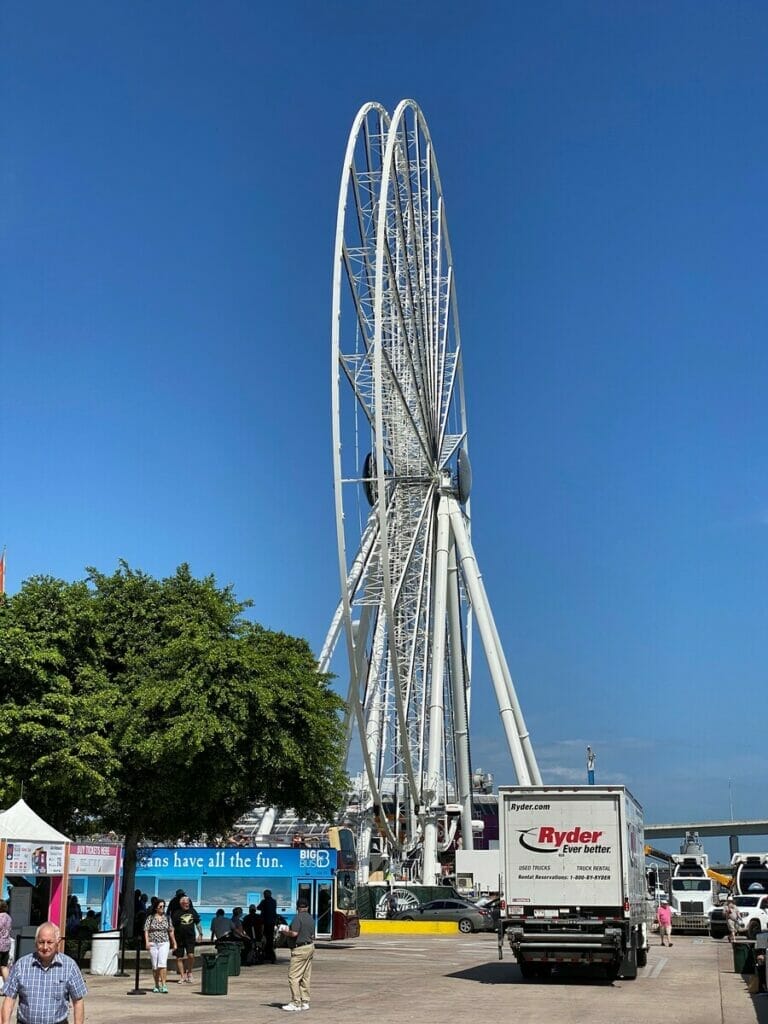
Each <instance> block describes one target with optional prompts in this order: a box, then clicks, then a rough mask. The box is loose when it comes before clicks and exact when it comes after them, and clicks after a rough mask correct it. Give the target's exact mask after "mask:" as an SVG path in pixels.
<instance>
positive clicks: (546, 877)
mask: <svg viewBox="0 0 768 1024" xmlns="http://www.w3.org/2000/svg"><path fill="white" fill-rule="evenodd" d="M499 833H500V842H499V846H500V851H501V886H502V889H501V897H502V899H501V912H500V917H499V931H498V939H499V959H502V957H503V955H504V942H505V940H506V941H507V942H508V943H509V945H510V947H511V949H512V952H513V953H514V955H515V958H516V959H517V962H518V965H519V967H520V972H521V974H522V975H523V977H524V978H536V977H544V976H546V975H548V974H549V973H550V971H551V970H552V968H553V967H557V966H561V965H566V964H567V965H569V966H577V967H580V968H584V969H589V968H598V967H599V968H604V969H605V971H606V973H607V975H608V977H609V978H611V979H612V980H613V979H615V978H617V977H619V976H622V977H624V978H635V977H637V969H638V967H644V966H645V965H646V963H647V959H648V927H647V922H646V916H645V903H646V880H645V849H644V846H643V810H642V808H641V806H640V805H639V804H638V803H637V801H636V800H635V798H634V797H633V796H632V794H631V793H630V792H629V791H628V790H627V789H625V787H624V786H501V787H500V788H499Z"/></svg>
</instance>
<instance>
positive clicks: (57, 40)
mask: <svg viewBox="0 0 768 1024" xmlns="http://www.w3.org/2000/svg"><path fill="white" fill-rule="evenodd" d="M767 50H768V8H766V7H765V5H763V4H760V3H738V2H736V3H728V4H726V3H708V2H696V3H684V2H680V3H671V4H670V3H643V4H635V3H622V2H605V3H581V2H568V3H525V4H521V3H511V4H506V3H504V4H502V3H487V2H486V3H476V4H472V5H467V4H458V3H445V2H443V3H439V4H438V3H432V2H425V3H421V4H418V5H416V4H410V3H400V2H394V3H392V4H390V5H388V6H387V7H386V8H380V7H376V6H374V5H361V4H348V3H340V2H328V3H324V4H317V3H310V2H306V3H291V2H288V3H283V4H280V5H275V6H274V7H273V8H271V9H268V10H267V9H264V8H262V6H261V5H256V4H254V3H238V2H232V0H224V2H217V3H213V2H189V3H180V2H173V0H166V2H164V3H161V4H157V3H150V2H135V3H130V4H128V3H116V2H108V3H103V2H95V0H94V2H90V3H89V2H82V0H74V2H72V3H70V4H67V5H65V6H62V5H61V4H55V3H41V2H38V3H36V2H31V3H30V2H23V3H22V2H17V0H6V3H4V4H3V7H2V10H1V11H0V131H1V132H2V151H3V154H4V155H3V159H2V163H1V164H0V175H1V176H2V178H1V187H0V246H1V248H0V260H2V264H1V266H0V288H2V309H1V310H0V382H1V384H0V386H1V392H0V394H1V396H2V397H1V399H0V432H1V433H0V436H1V437H2V447H1V451H0V454H1V456H2V462H1V463H0V465H1V467H2V487H1V489H0V544H2V543H4V544H6V545H7V546H8V588H9V590H11V591H14V590H15V589H17V587H18V586H19V585H20V582H21V580H23V579H24V578H26V577H28V576H31V575H33V574H36V573H51V574H54V575H57V576H61V577H64V578H67V579H74V578H80V577H82V575H83V573H84V567H85V566H86V565H89V564H94V565H96V566H98V567H99V568H100V569H102V570H104V571H109V570H111V569H112V568H113V567H114V566H115V565H116V563H117V559H118V558H126V559H127V560H128V561H129V562H130V563H131V564H132V565H134V566H136V567H141V568H143V569H145V570H147V571H149V572H152V573H154V574H157V575H163V574H167V573H170V572H172V571H173V570H174V568H175V566H176V565H177V564H178V563H180V562H181V561H189V562H190V564H191V566H192V569H193V571H194V572H196V573H197V574H199V575H203V574H207V573H209V572H213V573H214V574H215V575H216V577H217V579H218V580H219V581H220V582H222V583H227V582H231V583H232V584H233V585H234V587H235V590H236V592H237V593H238V595H239V596H241V597H251V598H253V600H254V602H255V609H254V615H255V617H256V618H258V619H259V620H260V621H261V622H263V623H264V624H265V625H268V626H271V627H274V628H280V629H285V630H287V631H290V632H295V633H298V634H301V635H304V636H306V637H307V638H308V639H309V641H310V642H311V644H312V645H313V647H314V648H315V649H316V650H319V647H320V645H321V643H322V640H323V638H324V636H325V632H326V629H327V626H328V623H329V620H330V617H331V614H332V611H333V608H334V606H335V603H336V600H337V591H338V580H337V569H336V554H335V535H334V521H333V495H332V474H331V461H330V341H329V322H330V298H331V292H330V282H331V256H332V245H333V231H334V223H335V212H336V202H337V190H338V182H339V177H340V172H341V161H342V157H343V153H344V146H345V143H346V137H347V133H348V131H349V128H350V125H351V122H352V119H353V117H354V114H355V112H356V111H357V109H358V107H359V106H360V105H361V104H362V103H363V102H364V101H366V100H369V99H378V100H380V101H381V102H382V103H383V104H384V105H385V106H387V107H388V108H389V109H392V108H394V106H395V105H396V103H397V102H398V100H400V99H401V98H403V97H405V96H410V97H413V98H414V99H416V100H417V102H419V104H420V105H421V107H422V109H423V110H424V112H425V115H426V118H427V120H428V123H429V126H430V130H431V133H432V137H433V139H434V142H435V147H436V151H437V156H438V161H439V164H440V172H441V176H442V181H443V188H444V192H445V196H446V204H447V211H448V223H449V226H450V231H451V241H452V246H453V253H454V259H455V263H456V279H457V290H458V300H459V309H460V315H461V325H462V340H463V343H464V363H465V378H466V388H467V401H468V417H469V429H470V446H471V451H472V461H473V470H474V490H473V524H474V534H473V537H474V542H475V546H476V550H477V554H478V558H479V561H480V563H481V566H482V568H483V572H484V577H485V583H486V587H487V589H488V592H489V595H490V597H491V601H492V604H493V608H494V613H495V616H496V619H497V623H498V626H499V631H500V633H501V636H502V640H503V642H504V645H505V648H506V652H507V657H508V660H509V663H510V666H511V669H512V673H513V676H514V678H515V680H516V684H517V687H518V691H519V694H520V698H521V702H522V705H523V708H524V711H525V714H526V717H527V719H528V724H529V726H530V729H531V733H532V736H533V741H534V745H535V749H536V751H537V754H538V757H539V760H540V763H541V766H542V771H543V775H544V778H545V781H550V782H556V781H560V780H564V781H570V780H577V781H581V780H583V778H584V774H585V768H584V748H585V747H586V744H587V743H590V744H591V745H592V746H593V747H594V748H595V750H596V751H597V755H598V760H597V778H598V781H602V782H626V783H627V784H628V785H629V786H630V787H631V789H632V790H633V791H634V792H635V794H636V796H637V797H638V798H639V799H640V801H641V802H642V803H643V804H644V806H645V808H646V818H647V819H648V820H650V821H663V820H670V819H675V820H679V819H693V818H705V819H711V818H725V817H728V815H729V814H730V804H729V780H730V791H731V795H732V804H733V811H734V814H735V815H736V816H737V817H739V816H759V815H762V814H763V813H764V809H765V804H764V800H763V799H762V796H761V793H762V789H763V785H762V780H763V778H764V776H765V773H766V764H767V758H766V753H765V751H766V747H765V743H764V740H763V737H762V736H761V735H760V734H759V732H756V731H755V730H754V729H752V728H750V724H749V722H748V721H747V724H746V725H745V724H743V723H744V721H745V719H746V718H747V716H748V715H749V712H750V711H751V709H752V708H753V707H755V708H759V707H760V706H761V703H762V699H763V697H762V695H763V691H764V683H765V678H766V665H767V664H768V623H767V622H766V618H767V613H768V599H767V596H766V595H767V594H768V582H767V581H768V548H767V542H768V434H767V432H766V429H765V420H766V413H765V408H766V381H767V380H768V348H767V347H766V344H765V337H766V328H767V327H768V306H767V302H766V288H765V282H764V276H765V264H766V259H765V257H766V243H767V242H768V210H767V209H766V202H765V195H766V192H765V180H766V168H767V167H768V134H767V133H766V131H765V125H766V123H768V110H767V109H766V108H767V107H768V64H766V61H765V53H766V51H767ZM473 699H474V706H473V724H472V732H473V756H474V761H475V765H476V766H477V767H483V768H485V769H486V770H491V771H493V772H494V773H495V775H496V779H497V782H509V781H513V779H512V767H511V764H509V759H508V756H507V755H506V754H505V752H504V747H503V740H502V734H501V730H500V728H499V727H498V723H497V717H498V716H497V712H496V710H495V705H494V698H493V694H492V690H491V688H490V685H489V684H487V682H486V676H485V672H484V670H483V669H482V668H478V672H477V679H476V684H475V692H474V698H473ZM740 720H741V721H740ZM671 845H672V847H674V845H675V844H671ZM749 845H750V844H749V843H747V842H745V843H744V846H745V847H749ZM764 845H765V840H754V841H752V848H760V847H761V846H764Z"/></svg>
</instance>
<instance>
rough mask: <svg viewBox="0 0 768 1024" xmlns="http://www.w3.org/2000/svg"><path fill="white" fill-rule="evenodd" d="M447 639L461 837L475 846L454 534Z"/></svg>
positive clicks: (469, 847)
mask: <svg viewBox="0 0 768 1024" xmlns="http://www.w3.org/2000/svg"><path fill="white" fill-rule="evenodd" d="M448 642H449V644H450V657H451V685H452V688H453V721H454V733H455V738H456V785H457V788H458V793H457V794H456V795H457V796H458V802H459V803H460V804H461V839H462V844H463V848H464V849H465V850H473V849H474V838H473V835H472V765H471V764H470V760H469V722H468V720H467V685H466V684H467V680H466V679H465V676H464V657H463V653H462V637H461V616H460V611H459V576H458V569H457V567H456V541H455V539H454V538H453V537H451V549H450V552H449V554H448Z"/></svg>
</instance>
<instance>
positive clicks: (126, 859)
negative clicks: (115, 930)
mask: <svg viewBox="0 0 768 1024" xmlns="http://www.w3.org/2000/svg"><path fill="white" fill-rule="evenodd" d="M138 846H139V834H138V832H129V833H128V834H127V835H126V837H125V842H124V844H123V885H122V888H121V890H120V906H121V908H122V909H121V911H120V927H121V928H122V929H123V934H124V935H125V936H126V937H127V938H131V937H132V936H133V919H134V898H133V895H134V891H135V889H136V851H137V849H138Z"/></svg>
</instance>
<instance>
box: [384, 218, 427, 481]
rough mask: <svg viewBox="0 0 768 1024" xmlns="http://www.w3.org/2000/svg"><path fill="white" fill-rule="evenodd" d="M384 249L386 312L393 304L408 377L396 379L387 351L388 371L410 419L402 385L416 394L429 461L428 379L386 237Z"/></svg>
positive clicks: (422, 436) (389, 311)
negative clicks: (390, 297)
mask: <svg viewBox="0 0 768 1024" xmlns="http://www.w3.org/2000/svg"><path fill="white" fill-rule="evenodd" d="M384 250H385V255H386V261H387V272H388V281H389V293H390V294H391V295H393V296H394V302H392V301H390V303H389V304H388V313H389V314H390V317H389V318H390V319H391V312H392V307H393V306H394V309H395V312H396V319H397V323H398V326H399V328H400V330H401V331H402V335H403V337H404V338H405V344H404V346H403V349H404V353H403V354H404V355H405V358H406V362H407V367H408V379H407V381H404V382H403V383H401V381H400V380H399V379H398V375H397V374H396V373H394V372H393V371H392V363H391V360H390V356H389V353H387V355H386V358H387V361H388V365H389V369H390V372H392V375H393V377H394V379H395V380H396V381H397V388H398V391H399V392H400V395H401V397H402V399H403V401H404V402H405V404H406V405H407V406H408V409H409V412H410V413H411V418H412V419H413V418H414V416H413V410H412V409H411V403H409V402H408V401H407V399H406V397H405V395H404V393H403V386H404V384H405V385H407V386H408V387H409V390H411V391H412V393H413V394H414V395H415V396H416V402H417V403H418V408H419V412H420V420H421V424H422V425H423V426H422V428H421V430H420V431H419V434H420V437H421V438H422V447H423V448H424V451H425V454H426V457H427V459H428V461H429V462H431V460H432V452H431V450H430V434H429V426H430V415H429V408H428V391H427V380H428V378H427V376H426V372H425V363H424V361H423V360H422V359H420V358H419V357H418V356H417V359H418V361H419V362H420V363H421V366H422V368H421V369H420V370H417V368H416V365H415V363H414V353H413V348H412V345H411V341H410V338H409V331H408V325H407V322H406V315H405V311H404V309H403V304H402V298H401V295H400V292H399V289H398V288H397V285H396V273H395V267H394V263H393V258H392V252H391V249H390V246H389V242H388V240H387V239H386V237H385V239H384ZM393 333H395V332H394V330H393ZM385 351H386V350H385Z"/></svg>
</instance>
